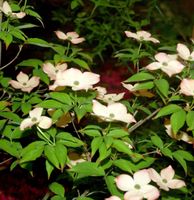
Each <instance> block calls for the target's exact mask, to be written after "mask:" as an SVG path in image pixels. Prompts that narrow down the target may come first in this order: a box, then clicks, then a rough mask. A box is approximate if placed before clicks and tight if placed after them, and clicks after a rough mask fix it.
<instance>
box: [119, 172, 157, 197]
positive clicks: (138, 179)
mask: <svg viewBox="0 0 194 200" xmlns="http://www.w3.org/2000/svg"><path fill="white" fill-rule="evenodd" d="M115 182H116V185H117V187H118V188H119V189H120V190H121V191H125V194H124V200H143V199H144V198H145V199H148V200H155V199H157V198H158V197H159V196H160V193H159V190H158V189H157V188H156V187H154V186H153V185H150V184H149V183H150V182H151V179H150V176H149V173H148V171H147V170H146V169H143V170H139V171H137V172H135V173H134V175H133V177H131V176H129V175H127V174H121V175H119V176H118V177H116V179H115Z"/></svg>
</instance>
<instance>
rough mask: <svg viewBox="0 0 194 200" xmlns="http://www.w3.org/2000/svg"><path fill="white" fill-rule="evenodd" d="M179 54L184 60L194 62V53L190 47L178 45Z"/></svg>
mask: <svg viewBox="0 0 194 200" xmlns="http://www.w3.org/2000/svg"><path fill="white" fill-rule="evenodd" d="M176 49H177V52H178V55H179V56H180V57H181V58H182V59H183V60H187V61H194V51H192V52H190V50H189V49H188V47H187V46H186V45H184V44H181V43H179V44H177V48H176Z"/></svg>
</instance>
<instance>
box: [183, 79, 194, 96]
mask: <svg viewBox="0 0 194 200" xmlns="http://www.w3.org/2000/svg"><path fill="white" fill-rule="evenodd" d="M180 93H182V94H184V95H186V96H194V79H187V78H184V79H183V80H182V81H181V84H180Z"/></svg>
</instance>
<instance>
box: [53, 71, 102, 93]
mask: <svg viewBox="0 0 194 200" xmlns="http://www.w3.org/2000/svg"><path fill="white" fill-rule="evenodd" d="M99 81H100V76H99V75H98V74H95V73H92V72H81V71H80V70H78V69H75V68H70V69H67V70H65V71H63V72H61V71H59V72H58V73H57V76H56V81H55V83H54V85H57V86H69V87H72V90H75V91H76V90H86V91H87V90H88V89H90V88H92V87H93V85H94V84H96V83H98V82H99Z"/></svg>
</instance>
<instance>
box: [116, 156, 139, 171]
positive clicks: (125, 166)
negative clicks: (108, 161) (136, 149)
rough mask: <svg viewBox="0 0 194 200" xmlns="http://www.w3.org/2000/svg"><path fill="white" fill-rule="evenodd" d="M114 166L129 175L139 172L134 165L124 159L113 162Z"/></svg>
mask: <svg viewBox="0 0 194 200" xmlns="http://www.w3.org/2000/svg"><path fill="white" fill-rule="evenodd" d="M113 165H114V166H116V167H118V168H120V169H121V170H123V171H125V172H128V173H132V172H133V171H136V170H137V168H136V166H135V165H134V164H133V163H131V162H130V161H128V160H124V159H118V160H115V161H114V162H113Z"/></svg>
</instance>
